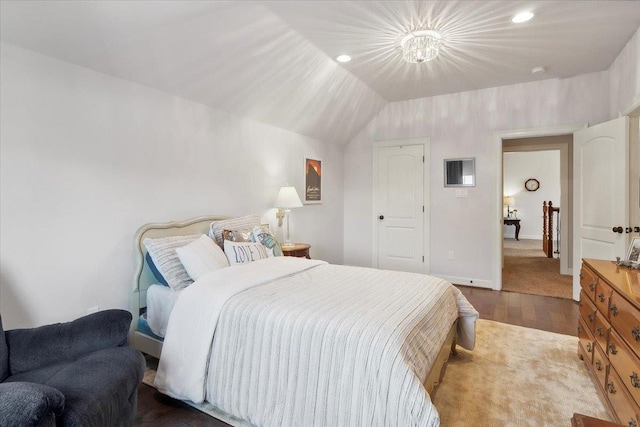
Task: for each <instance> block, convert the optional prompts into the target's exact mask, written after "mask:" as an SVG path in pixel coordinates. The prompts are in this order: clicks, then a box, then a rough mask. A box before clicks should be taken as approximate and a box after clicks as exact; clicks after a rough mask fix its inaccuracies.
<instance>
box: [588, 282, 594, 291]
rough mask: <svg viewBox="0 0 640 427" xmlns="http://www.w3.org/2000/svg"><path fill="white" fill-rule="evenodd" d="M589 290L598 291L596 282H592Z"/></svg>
mask: <svg viewBox="0 0 640 427" xmlns="http://www.w3.org/2000/svg"><path fill="white" fill-rule="evenodd" d="M589 289H591V290H592V291H595V290H596V284H595V282H591V284H590V285H589Z"/></svg>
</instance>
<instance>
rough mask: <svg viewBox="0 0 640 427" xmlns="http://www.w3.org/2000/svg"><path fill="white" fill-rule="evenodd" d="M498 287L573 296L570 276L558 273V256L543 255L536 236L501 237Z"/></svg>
mask: <svg viewBox="0 0 640 427" xmlns="http://www.w3.org/2000/svg"><path fill="white" fill-rule="evenodd" d="M502 290H503V291H507V292H520V293H523V294H534V295H545V296H549V297H556V298H565V299H571V298H573V279H572V278H571V276H567V275H562V274H560V259H559V258H547V257H546V255H545V254H544V251H543V250H542V242H541V241H540V240H520V241H516V240H505V241H504V265H503V269H502Z"/></svg>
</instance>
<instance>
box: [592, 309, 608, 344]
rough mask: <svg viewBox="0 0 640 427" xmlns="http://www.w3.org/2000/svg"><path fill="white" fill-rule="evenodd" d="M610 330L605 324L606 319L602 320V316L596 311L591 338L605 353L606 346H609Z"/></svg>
mask: <svg viewBox="0 0 640 427" xmlns="http://www.w3.org/2000/svg"><path fill="white" fill-rule="evenodd" d="M610 330H611V325H609V322H607V319H605V318H604V315H603V314H601V313H600V312H599V311H596V321H595V322H594V329H593V336H594V337H595V339H596V341H597V342H598V344H600V347H601V348H603V349H604V350H605V351H606V349H607V346H608V345H609V331H610Z"/></svg>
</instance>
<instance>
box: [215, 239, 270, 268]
mask: <svg viewBox="0 0 640 427" xmlns="http://www.w3.org/2000/svg"><path fill="white" fill-rule="evenodd" d="M224 254H225V255H226V256H227V259H228V260H229V265H235V264H247V263H249V262H252V261H257V260H259V259H265V258H267V257H268V256H269V255H268V254H267V248H265V247H264V245H263V244H262V243H254V242H232V241H230V240H225V241H224Z"/></svg>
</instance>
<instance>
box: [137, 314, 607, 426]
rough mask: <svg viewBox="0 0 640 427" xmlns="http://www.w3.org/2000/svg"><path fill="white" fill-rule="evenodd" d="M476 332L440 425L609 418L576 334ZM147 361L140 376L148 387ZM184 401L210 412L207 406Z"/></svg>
mask: <svg viewBox="0 0 640 427" xmlns="http://www.w3.org/2000/svg"><path fill="white" fill-rule="evenodd" d="M476 334H477V339H476V348H475V349H474V350H473V352H469V351H466V350H462V349H460V348H459V353H458V355H457V356H455V357H452V358H451V359H450V360H449V363H448V365H447V371H446V374H445V377H444V381H443V382H442V384H440V386H439V388H438V390H437V391H436V393H435V396H434V400H433V402H434V404H435V406H436V408H438V412H439V413H440V422H441V425H442V426H443V427H449V426H452V427H467V426H468V427H490V426H491V427H493V426H500V427H506V426H536V427H540V426H569V425H571V421H570V420H571V417H572V415H573V413H574V412H578V413H581V414H585V415H590V416H595V417H598V418H603V419H606V420H609V419H610V418H609V417H608V415H607V412H606V410H605V408H604V406H603V405H602V403H601V402H600V400H599V398H598V395H597V392H596V388H595V385H594V384H593V383H592V381H591V378H590V377H589V373H588V371H587V368H586V367H585V366H584V362H583V361H581V360H580V359H578V356H577V351H576V350H577V346H578V338H576V337H572V336H568V335H560V334H554V333H551V332H545V331H539V330H537V329H530V328H523V327H520V326H513V325H507V324H504V323H498V322H493V321H489V320H478V322H477V331H476ZM148 366H150V367H149V368H147V372H146V373H145V377H144V379H143V382H144V383H145V384H148V385H151V386H153V379H154V377H155V369H154V368H155V366H153V365H152V364H150V363H149V362H148ZM187 403H189V404H190V405H191V406H194V407H195V408H197V409H199V410H201V411H202V412H205V413H207V414H209V415H212V416H216V415H215V408H213V407H212V406H211V405H207V404H205V405H196V404H193V403H190V402H187ZM217 418H220V417H217ZM222 419H223V420H224V421H226V422H230V421H231V420H229V419H226V420H225V419H224V418H222ZM231 422H233V421H231Z"/></svg>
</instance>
